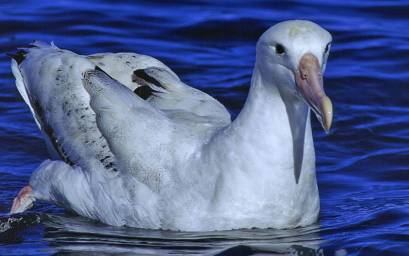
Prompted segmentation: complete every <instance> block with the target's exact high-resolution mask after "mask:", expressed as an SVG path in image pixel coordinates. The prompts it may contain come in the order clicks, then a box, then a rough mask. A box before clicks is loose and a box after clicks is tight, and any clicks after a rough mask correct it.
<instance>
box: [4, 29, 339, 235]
mask: <svg viewBox="0 0 409 256" xmlns="http://www.w3.org/2000/svg"><path fill="white" fill-rule="evenodd" d="M330 41H331V36H330V35H329V33H328V32H326V31H325V30H324V29H322V28H320V27H319V26H318V25H316V24H314V23H311V22H307V21H288V22H283V23H280V24H278V25H276V26H274V27H272V28H270V29H269V30H268V31H267V32H266V33H264V35H263V36H262V37H261V38H260V40H259V42H258V44H257V60H256V65H255V68H254V73H253V78H252V85H251V89H250V93H249V97H248V99H247V101H246V104H245V106H244V108H243V110H242V111H241V113H240V114H239V116H238V117H237V118H236V120H234V121H233V122H231V120H230V115H229V113H228V111H227V110H226V109H225V107H224V106H223V105H222V104H220V103H219V102H218V101H217V100H215V99H214V98H212V97H211V96H209V95H207V94H205V93H203V92H201V91H199V90H197V89H194V88H192V87H189V86H188V85H186V84H185V83H183V82H182V81H181V80H180V79H179V77H178V76H177V75H176V74H175V73H174V72H173V71H172V70H170V69H169V68H168V67H167V66H165V65H164V64H163V63H162V62H160V61H158V60H156V59H154V58H152V57H148V56H144V55H139V54H135V53H116V54H114V53H103V54H95V55H90V56H81V55H78V54H75V53H73V52H70V51H67V50H62V49H59V48H57V47H56V46H54V45H53V44H52V45H47V44H44V43H40V42H36V43H33V44H32V45H31V47H30V48H23V49H21V50H20V51H19V52H18V53H17V54H16V55H15V56H14V59H13V60H12V70H13V74H14V76H15V77H16V85H17V88H18V90H19V92H20V94H21V95H22V97H23V99H24V100H25V102H26V103H27V104H28V105H29V107H30V110H31V112H32V113H33V116H34V118H35V120H36V122H37V124H38V126H39V128H40V129H41V131H42V133H43V134H44V137H45V138H46V141H47V147H48V149H49V151H50V153H51V155H52V158H53V160H47V161H45V162H44V163H43V164H41V166H40V167H39V168H38V169H37V170H36V171H35V172H34V173H33V175H32V177H31V179H30V186H29V187H26V188H25V189H23V190H22V192H21V193H20V194H19V196H18V197H17V198H16V199H15V201H14V204H13V208H12V213H15V212H21V211H24V210H25V209H27V208H28V207H29V206H30V205H31V204H32V203H33V202H34V201H35V200H36V199H39V200H46V201H51V202H54V203H56V204H59V205H61V206H63V207H65V208H67V209H69V210H73V211H75V212H77V213H78V214H80V215H83V216H86V217H89V218H93V219H97V220H100V221H102V222H104V223H107V224H111V225H127V226H133V227H141V228H154V229H159V228H162V229H173V230H201V231H203V230H221V229H234V228H251V227H259V228H267V227H274V228H288V227H295V226H300V225H308V224H310V223H313V222H314V221H315V220H316V219H317V216H318V212H319V197H318V189H317V184H316V178H315V157H314V147H313V142H312V135H311V127H310V122H309V107H308V105H310V106H311V107H312V108H314V111H315V112H316V113H317V115H318V116H319V118H320V120H321V121H322V122H323V126H324V128H329V126H330V123H329V125H328V122H330V121H328V120H329V119H328V115H329V112H328V111H330V112H331V113H330V114H331V117H332V109H330V110H329V107H328V102H327V101H326V100H327V98H323V97H324V96H325V94H324V92H323V89H322V84H321V89H322V90H321V91H320V90H319V89H320V88H319V87H320V85H319V84H317V83H318V82H316V80H317V79H315V78H316V76H318V73H319V72H321V71H319V72H318V71H317V72H318V73H317V72H316V73H314V72H315V71H316V70H315V69H314V68H316V67H318V66H319V68H320V70H322V71H323V69H324V67H325V62H326V58H327V55H328V53H327V50H326V48H327V47H326V46H327V44H328V43H329V42H330ZM277 44H280V46H283V47H284V49H285V52H284V53H281V49H280V51H278V50H277V47H278V45H277ZM310 55H311V56H315V57H311V56H310ZM305 56H307V57H308V58H307V57H305ZM307 64H308V65H307ZM314 65H315V66H314ZM304 66H305V67H304ZM311 67H313V68H311ZM303 72H304V73H305V72H307V73H305V74H308V75H305V76H304V73H303ZM308 72H309V73H308ZM311 77H312V78H314V79H315V80H314V79H312V78H311ZM297 79H298V80H297ZM299 81H300V82H299ZM317 81H319V79H318V80H317ZM303 83H304V84H303ZM310 85H311V88H312V89H311V88H310V87H308V86H310ZM302 86H306V87H305V88H307V87H308V88H310V89H308V88H307V89H305V88H304V87H302ZM314 86H316V87H314ZM314 88H315V89H314ZM317 88H318V89H317ZM314 90H315V91H314ZM318 94H319V96H317V95H318ZM301 95H302V96H301ZM311 95H312V96H311ZM322 95H324V96H322ZM325 97H326V96H325ZM328 100H329V99H328ZM304 102H307V103H308V105H307V104H306V103H304Z"/></svg>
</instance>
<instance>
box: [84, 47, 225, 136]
mask: <svg viewBox="0 0 409 256" xmlns="http://www.w3.org/2000/svg"><path fill="white" fill-rule="evenodd" d="M88 59H90V60H91V61H92V62H94V63H95V64H96V65H97V66H98V67H99V68H101V70H103V71H104V72H105V73H107V74H108V75H109V76H111V77H112V78H113V79H115V80H117V81H118V82H120V83H122V84H123V85H125V86H126V87H128V88H129V89H131V90H132V91H133V92H134V93H135V94H137V95H138V96H139V97H141V98H142V99H144V100H146V101H148V102H149V103H150V104H151V105H153V106H155V107H156V108H158V109H160V110H162V111H163V112H164V113H165V114H166V115H167V116H168V117H169V118H171V119H174V121H175V122H183V123H185V125H191V126H192V129H198V130H200V131H201V132H204V133H206V132H210V133H211V131H212V130H214V129H217V128H220V127H223V126H226V125H228V124H229V123H230V122H231V117H230V114H229V112H228V111H227V110H226V108H225V107H224V106H223V105H222V104H221V103H220V102H218V101H217V100H216V99H214V98H213V97H211V96H209V95H208V94H206V93H204V92H202V91H200V90H197V89H195V88H192V87H190V86H188V85H186V84H185V83H183V82H182V81H181V80H180V79H179V77H178V76H177V75H176V74H175V73H174V72H173V71H172V70H171V69H170V68H169V67H167V66H166V65H165V64H163V63H162V62H160V61H159V60H157V59H155V58H152V57H150V56H146V55H140V54H135V53H101V54H96V55H90V56H88ZM198 132H199V131H198Z"/></svg>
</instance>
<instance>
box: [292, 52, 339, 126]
mask: <svg viewBox="0 0 409 256" xmlns="http://www.w3.org/2000/svg"><path fill="white" fill-rule="evenodd" d="M295 82H296V85H297V89H298V91H299V92H300V93H301V95H302V96H303V98H304V100H305V101H306V102H307V104H308V105H309V106H310V108H311V109H312V110H313V111H314V113H315V115H316V116H317V118H318V120H319V121H320V123H321V125H322V127H323V128H324V130H325V131H326V132H328V131H329V129H330V128H331V124H332V103H331V100H330V99H329V98H328V97H327V95H325V92H324V87H323V80H322V72H321V67H320V65H319V61H318V59H317V58H316V57H315V56H314V55H312V54H311V53H306V54H304V55H303V57H302V58H301V60H300V63H299V65H298V71H297V72H296V74H295Z"/></svg>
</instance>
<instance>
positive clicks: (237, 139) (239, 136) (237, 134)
mask: <svg viewBox="0 0 409 256" xmlns="http://www.w3.org/2000/svg"><path fill="white" fill-rule="evenodd" d="M266 80H267V79H264V78H263V75H262V74H261V72H260V71H259V69H258V67H257V65H256V67H255V69H254V72H253V76H252V81H251V87H250V92H249V95H248V97H247V100H246V103H245V105H244V107H243V109H242V111H241V112H240V114H239V115H238V117H237V118H236V119H235V120H234V122H233V123H232V124H231V126H230V127H229V128H228V129H227V130H226V132H225V134H227V136H226V137H227V138H228V137H230V139H228V140H230V141H233V142H234V143H235V146H234V151H236V152H235V153H236V155H242V156H243V159H245V161H248V162H253V163H257V164H256V165H255V166H254V167H255V168H252V169H256V168H257V169H259V170H260V171H262V172H264V171H266V170H267V169H268V170H267V171H268V172H271V171H273V172H283V173H281V174H278V175H284V176H287V177H288V178H289V179H292V181H295V183H298V182H299V179H300V175H302V170H303V169H313V170H314V171H315V156H314V147H313V142H312V134H311V125H310V118H309V116H310V115H309V109H308V107H307V105H306V104H305V103H304V102H302V101H301V100H299V99H298V98H297V97H296V96H295V95H293V94H291V93H288V92H286V91H283V90H280V87H279V86H277V84H275V83H277V81H274V80H271V79H270V80H269V81H266ZM251 171H255V170H251ZM270 175H271V173H270ZM274 176H275V175H274ZM284 176H281V177H284ZM314 177H315V173H314Z"/></svg>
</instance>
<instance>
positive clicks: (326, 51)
mask: <svg viewBox="0 0 409 256" xmlns="http://www.w3.org/2000/svg"><path fill="white" fill-rule="evenodd" d="M330 46H331V43H328V44H327V45H326V46H325V53H328V51H329V47H330Z"/></svg>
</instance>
